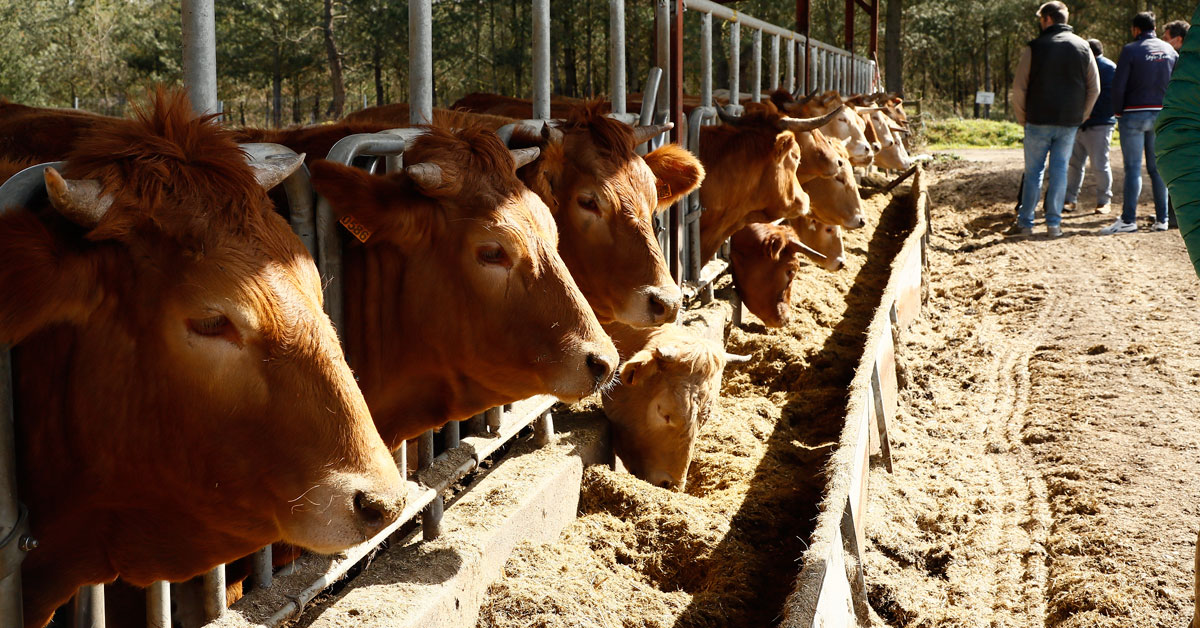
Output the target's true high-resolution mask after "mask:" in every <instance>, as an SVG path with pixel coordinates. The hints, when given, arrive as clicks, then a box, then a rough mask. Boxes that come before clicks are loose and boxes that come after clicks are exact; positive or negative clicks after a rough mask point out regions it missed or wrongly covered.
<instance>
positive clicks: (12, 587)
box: [0, 344, 25, 626]
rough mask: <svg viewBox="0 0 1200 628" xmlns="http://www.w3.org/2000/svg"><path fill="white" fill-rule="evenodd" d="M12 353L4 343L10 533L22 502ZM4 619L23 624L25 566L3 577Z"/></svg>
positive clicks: (2, 419) (3, 516)
mask: <svg viewBox="0 0 1200 628" xmlns="http://www.w3.org/2000/svg"><path fill="white" fill-rule="evenodd" d="M12 395H13V377H12V356H11V355H10V354H9V351H8V346H7V345H3V344H0V532H3V533H4V534H5V535H7V534H9V533H10V532H11V531H12V530H13V528H15V527H16V526H17V524H18V523H20V519H21V504H20V502H19V501H18V500H17V448H16V436H15V434H14V431H13V421H14V419H13V398H12ZM0 621H2V622H3V623H5V624H6V625H10V626H23V625H25V619H24V617H23V615H22V612H21V570H20V569H14V570H13V572H12V573H10V574H9V575H8V577H6V578H4V579H3V580H0Z"/></svg>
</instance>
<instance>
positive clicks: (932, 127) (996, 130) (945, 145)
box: [925, 119, 1025, 150]
mask: <svg viewBox="0 0 1200 628" xmlns="http://www.w3.org/2000/svg"><path fill="white" fill-rule="evenodd" d="M1024 135H1025V132H1024V130H1023V129H1021V126H1020V125H1018V124H1017V123H1015V122H1008V121H1003V120H963V119H949V120H933V121H929V122H926V123H925V142H926V143H927V144H928V148H929V150H947V149H954V148H1018V147H1020V146H1021V138H1022V137H1024Z"/></svg>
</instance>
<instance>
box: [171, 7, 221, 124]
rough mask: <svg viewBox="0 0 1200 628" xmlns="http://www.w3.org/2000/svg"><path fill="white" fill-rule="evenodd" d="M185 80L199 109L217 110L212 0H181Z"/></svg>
mask: <svg viewBox="0 0 1200 628" xmlns="http://www.w3.org/2000/svg"><path fill="white" fill-rule="evenodd" d="M180 15H181V21H182V27H183V84H184V85H185V86H186V87H187V91H188V97H189V98H191V101H192V110H193V111H195V112H196V113H201V114H204V113H217V107H218V105H217V35H216V32H217V27H216V15H215V13H214V10H213V0H182V2H181V3H180Z"/></svg>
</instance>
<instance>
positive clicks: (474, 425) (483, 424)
mask: <svg viewBox="0 0 1200 628" xmlns="http://www.w3.org/2000/svg"><path fill="white" fill-rule="evenodd" d="M485 433H487V421H486V420H485V419H484V415H483V413H480V414H476V415H475V416H473V417H471V418H469V419H467V434H469V435H471V436H481V435H483V434H485Z"/></svg>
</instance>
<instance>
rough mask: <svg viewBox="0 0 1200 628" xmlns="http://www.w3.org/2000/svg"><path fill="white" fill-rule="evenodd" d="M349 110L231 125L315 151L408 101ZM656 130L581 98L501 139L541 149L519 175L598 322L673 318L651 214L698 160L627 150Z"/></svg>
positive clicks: (469, 120) (693, 176)
mask: <svg viewBox="0 0 1200 628" xmlns="http://www.w3.org/2000/svg"><path fill="white" fill-rule="evenodd" d="M391 116H396V117H395V118H391ZM389 118H390V119H389ZM355 120H356V121H354V122H344V123H338V124H334V125H323V126H317V127H309V128H305V129H291V130H284V131H260V130H252V129H245V130H243V131H241V132H240V133H241V134H242V135H241V137H242V139H243V140H244V141H260V142H275V143H279V144H283V145H285V146H288V147H289V148H292V149H293V150H295V151H297V152H301V151H304V152H307V153H309V154H310V155H313V154H318V155H324V154H327V153H328V152H329V148H331V147H332V146H333V144H334V143H335V142H336V141H337V140H339V139H341V137H344V136H345V135H348V134H351V133H368V132H376V131H380V130H383V129H387V128H395V127H401V126H408V107H407V106H406V105H385V106H383V107H373V108H369V109H364V110H363V111H360V112H358V113H357V114H356V118H355ZM434 120H435V123H436V124H439V125H446V126H476V125H477V124H483V125H484V126H487V127H491V128H498V127H499V126H500V125H502V124H507V123H509V122H512V120H509V119H506V118H498V117H495V116H483V117H478V116H476V115H475V114H469V113H464V112H460V111H446V110H437V109H435V110H434ZM659 131H661V127H649V128H647V129H636V130H635V129H633V128H631V127H629V126H628V125H625V124H623V123H621V122H618V121H616V120H612V119H610V118H608V117H606V116H604V115H603V114H602V113H601V110H600V107H599V105H596V104H589V105H585V106H576V107H574V108H573V109H572V111H571V112H570V115H569V116H568V117H567V118H566V120H565V121H561V122H559V123H557V125H556V127H555V129H553V130H552V131H551V132H547V133H544V134H541V133H534V132H531V131H530V130H528V129H523V128H519V129H517V130H515V131H514V132H513V134H512V139H511V141H510V146H513V147H517V148H527V147H533V148H538V149H540V151H541V153H540V155H539V157H538V158H537V159H536V160H534V161H533V162H532V163H531V164H530V165H528V166H526V167H524V168H522V169H521V171H520V173H519V175H520V177H521V178H522V180H523V181H524V182H525V184H526V185H527V186H528V187H529V188H530V189H532V190H533V191H534V192H535V193H537V194H538V195H539V196H540V197H541V198H542V200H543V201H544V202H545V203H546V204H547V205H548V206H549V207H550V211H551V213H552V214H553V215H554V219H555V221H556V223H557V224H558V232H559V237H560V240H561V246H560V250H559V253H560V255H562V257H563V260H564V261H565V262H566V263H567V268H569V269H570V271H571V274H572V276H573V277H574V278H575V281H576V282H577V283H578V285H579V287H580V289H581V290H583V294H584V296H586V297H587V300H588V303H589V304H590V305H591V306H592V309H593V310H594V311H595V313H596V316H597V317H598V318H599V320H600V321H602V322H610V321H615V322H621V323H625V324H628V325H634V326H639V327H645V326H654V325H661V324H662V323H664V322H666V321H671V320H674V319H675V315H676V313H677V312H678V310H679V307H680V304H681V302H682V294H681V293H680V291H679V287H678V286H676V285H675V283H674V281H672V279H671V276H670V272H669V270H668V267H667V264H666V262H665V261H664V259H663V255H662V252H661V251H660V250H659V246H658V240H657V238H655V236H654V231H653V216H654V214H655V213H656V212H657V211H659V210H661V209H665V208H667V207H669V206H670V205H671V204H672V203H674V202H675V201H676V200H677V199H679V198H680V197H682V196H684V195H686V194H688V193H689V192H691V191H692V190H694V189H696V187H697V186H698V185H699V184H700V181H701V180H703V178H704V170H703V169H702V168H701V167H700V162H699V161H698V160H697V159H695V158H694V157H693V156H692V155H690V154H689V153H688V152H687V151H684V150H683V149H681V148H679V147H678V146H674V145H668V146H664V147H662V148H659V149H658V150H656V151H654V152H652V153H650V154H649V155H646V156H645V157H641V156H639V155H637V154H636V153H635V152H634V150H633V149H634V147H635V146H636V145H637V144H639V143H641V142H643V141H645V139H646V138H647V136H648V134H657V132H659Z"/></svg>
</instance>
